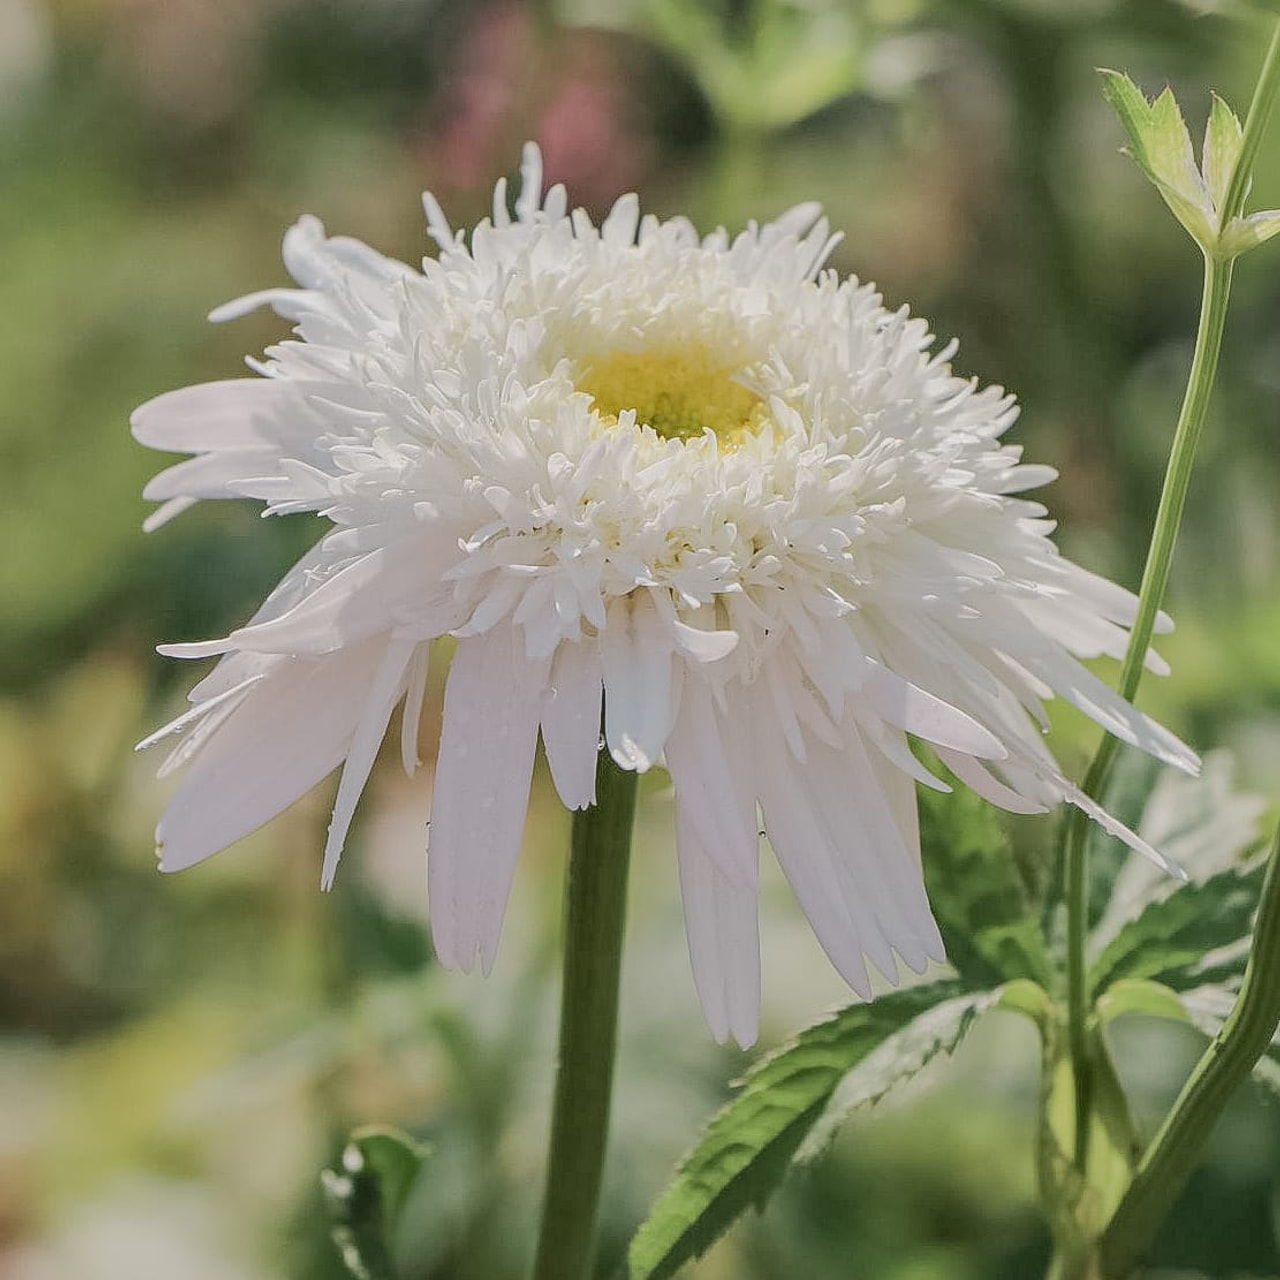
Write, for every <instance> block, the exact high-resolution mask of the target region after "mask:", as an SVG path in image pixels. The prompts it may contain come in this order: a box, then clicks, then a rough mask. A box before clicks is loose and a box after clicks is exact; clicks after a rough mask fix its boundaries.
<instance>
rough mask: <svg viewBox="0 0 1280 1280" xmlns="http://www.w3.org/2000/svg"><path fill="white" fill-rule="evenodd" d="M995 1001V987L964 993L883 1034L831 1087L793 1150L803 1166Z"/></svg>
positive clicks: (950, 1045)
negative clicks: (856, 1115) (819, 1111)
mask: <svg viewBox="0 0 1280 1280" xmlns="http://www.w3.org/2000/svg"><path fill="white" fill-rule="evenodd" d="M999 999H1000V992H999V990H995V991H979V992H970V993H967V994H965V995H962V996H955V997H954V998H953V999H951V1000H944V1001H942V1002H941V1003H940V1004H936V1005H934V1006H933V1008H932V1009H928V1010H926V1011H925V1012H924V1013H922V1014H920V1015H919V1016H918V1017H917V1018H914V1019H913V1020H912V1021H911V1022H909V1023H908V1024H907V1025H906V1026H905V1027H903V1029H902V1030H901V1031H899V1032H897V1033H896V1034H895V1035H891V1036H889V1037H887V1038H886V1039H885V1040H883V1041H882V1042H881V1044H880V1045H879V1047H878V1048H876V1049H874V1050H872V1052H871V1053H869V1054H868V1055H867V1056H866V1057H865V1058H864V1059H863V1060H862V1061H861V1062H860V1063H859V1064H858V1065H857V1066H856V1067H854V1068H853V1070H852V1071H850V1072H848V1074H846V1076H845V1077H844V1079H843V1080H841V1081H840V1083H839V1084H838V1085H837V1086H836V1089H835V1092H834V1093H832V1095H831V1098H830V1100H829V1101H828V1102H827V1105H826V1107H825V1108H824V1109H823V1111H822V1114H821V1115H820V1116H819V1117H818V1119H817V1120H816V1121H815V1122H814V1125H813V1127H812V1128H811V1129H810V1130H809V1133H808V1136H807V1137H806V1138H805V1140H804V1142H803V1143H802V1144H801V1147H800V1149H799V1151H797V1152H796V1160H797V1162H799V1163H801V1164H805V1163H807V1162H809V1161H811V1160H814V1159H816V1158H817V1157H818V1156H820V1155H821V1154H822V1153H823V1152H824V1151H826V1149H827V1148H828V1147H829V1146H830V1145H831V1140H832V1139H833V1138H834V1137H835V1135H836V1131H837V1130H838V1129H839V1128H840V1126H841V1125H842V1124H844V1122H845V1121H846V1120H847V1119H848V1118H849V1117H850V1115H852V1114H853V1112H855V1111H857V1110H859V1109H860V1108H862V1107H867V1106H872V1105H874V1104H875V1103H877V1102H879V1101H880V1099H881V1098H883V1097H884V1096H885V1095H886V1094H887V1093H889V1092H890V1091H891V1090H892V1089H893V1088H895V1087H896V1086H897V1085H899V1084H902V1083H903V1082H904V1081H907V1080H910V1079H911V1077H912V1076H914V1075H917V1074H919V1072H920V1071H922V1070H923V1069H924V1068H925V1067H926V1066H927V1065H928V1064H929V1063H930V1062H931V1061H933V1059H934V1058H936V1057H937V1056H938V1055H939V1054H940V1053H942V1054H952V1053H954V1052H955V1051H956V1049H957V1048H958V1047H959V1044H960V1041H961V1040H963V1039H964V1037H965V1036H966V1035H967V1034H968V1032H969V1028H970V1027H972V1026H973V1024H974V1022H975V1021H977V1019H978V1018H979V1017H981V1015H982V1014H984V1013H986V1012H987V1010H988V1009H991V1008H992V1007H994V1006H995V1004H996V1003H997V1002H998V1001H999Z"/></svg>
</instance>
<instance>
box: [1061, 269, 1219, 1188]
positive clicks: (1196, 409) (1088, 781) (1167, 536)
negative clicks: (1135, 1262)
mask: <svg viewBox="0 0 1280 1280" xmlns="http://www.w3.org/2000/svg"><path fill="white" fill-rule="evenodd" d="M1230 293H1231V263H1230V262H1220V261H1218V260H1217V259H1215V258H1209V257H1206V258H1205V261H1204V293H1203V296H1202V299H1201V306H1200V326H1199V330H1198V332H1197V333H1196V346H1195V354H1194V355H1193V356H1192V359H1191V373H1190V375H1189V377H1188V379H1187V390H1186V394H1185V396H1184V398H1183V402H1182V411H1181V413H1180V414H1179V415H1178V426H1177V429H1176V431H1175V432H1174V437H1173V448H1172V450H1171V451H1170V454H1169V465H1168V468H1167V470H1166V471H1165V478H1164V488H1163V490H1162V492H1161V494H1160V506H1159V509H1158V510H1157V512H1156V522H1155V528H1154V530H1153V531H1152V535H1151V547H1150V550H1149V551H1148V553H1147V563H1146V568H1145V569H1144V570H1143V574H1142V587H1141V589H1140V591H1139V593H1138V612H1137V616H1136V617H1135V619H1134V622H1133V628H1132V630H1131V631H1130V634H1129V648H1128V651H1127V652H1126V654H1125V659H1124V665H1123V667H1122V668H1121V671H1120V696H1121V697H1123V698H1125V699H1126V700H1127V701H1130V702H1131V701H1133V697H1134V694H1136V693H1137V691H1138V684H1139V682H1140V681H1141V679H1142V664H1143V660H1144V658H1145V657H1146V653H1147V648H1148V646H1149V645H1150V643H1151V636H1152V633H1153V631H1154V630H1155V622H1156V618H1157V616H1158V614H1159V612H1160V602H1161V600H1162V599H1163V598H1164V591H1165V586H1166V585H1167V583H1168V581H1169V569H1170V566H1171V564H1172V563H1173V548H1174V543H1175V541H1176V540H1177V536H1178V526H1179V525H1180V524H1181V522H1182V511H1183V507H1184V506H1185V505H1186V497H1187V488H1188V486H1189V484H1190V482H1191V469H1192V466H1193V464H1194V462H1195V456H1196V450H1197V448H1198V447H1199V444H1200V434H1201V432H1202V430H1203V429H1204V422H1205V417H1206V415H1207V413H1208V408H1209V396H1210V393H1211V392H1212V390H1213V382H1214V377H1215V375H1216V373H1217V368H1218V352H1219V351H1220V350H1221V347H1222V329H1223V325H1224V323H1225V321H1226V317H1227V301H1228V299H1229V297H1230ZM1118 748H1119V741H1118V739H1116V738H1113V737H1111V736H1110V735H1108V736H1107V737H1105V738H1103V740H1102V744H1101V746H1100V747H1099V748H1098V753H1097V755H1096V756H1095V757H1094V759H1093V763H1092V765H1091V766H1090V767H1089V772H1088V773H1087V774H1086V775H1085V780H1084V791H1085V793H1086V794H1087V795H1089V796H1092V797H1094V798H1095V799H1096V798H1097V797H1098V796H1099V795H1101V793H1102V789H1103V787H1104V786H1105V785H1106V782H1107V778H1108V776H1109V775H1110V772H1111V766H1112V764H1113V763H1114V762H1115V758H1116V752H1117V750H1118ZM1087 830H1088V819H1087V818H1086V817H1085V815H1084V814H1083V813H1081V812H1080V811H1079V810H1076V811H1074V812H1073V813H1072V814H1071V815H1070V817H1069V818H1068V820H1067V833H1066V881H1067V1012H1068V1024H1067V1025H1068V1034H1069V1039H1070V1044H1071V1059H1072V1062H1073V1064H1074V1067H1075V1073H1076V1150H1075V1160H1076V1165H1077V1167H1078V1168H1080V1169H1081V1170H1083V1168H1084V1166H1085V1162H1086V1160H1087V1159H1088V1131H1089V1114H1090V1111H1091V1110H1092V1106H1093V1081H1092V1067H1091V1064H1090V1061H1089V1052H1088V1033H1087V1030H1086V1024H1087V1021H1088V1016H1089V995H1090V993H1089V990H1088V983H1087V975H1086V956H1085V943H1086V939H1087V936H1088V907H1089V864H1088V851H1087V847H1086V842H1085V835H1086V833H1087Z"/></svg>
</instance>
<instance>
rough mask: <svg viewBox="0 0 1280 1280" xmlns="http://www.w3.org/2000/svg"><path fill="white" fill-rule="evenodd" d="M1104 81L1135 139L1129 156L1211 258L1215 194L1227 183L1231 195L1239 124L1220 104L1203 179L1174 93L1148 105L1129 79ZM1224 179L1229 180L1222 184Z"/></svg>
mask: <svg viewBox="0 0 1280 1280" xmlns="http://www.w3.org/2000/svg"><path fill="white" fill-rule="evenodd" d="M1102 76H1103V92H1104V93H1105V94H1106V96H1107V101H1108V102H1109V103H1110V104H1111V105H1112V107H1113V108H1114V109H1115V112H1116V115H1118V116H1119V117H1120V123H1121V124H1122V125H1124V129H1125V133H1127V134H1128V136H1129V146H1128V147H1127V148H1126V151H1127V152H1128V154H1129V155H1130V156H1132V157H1133V159H1134V161H1135V162H1136V163H1137V165H1138V167H1139V168H1140V169H1141V170H1142V172H1143V173H1145V174H1146V175H1147V177H1148V178H1149V179H1150V180H1151V182H1152V183H1153V184H1154V185H1155V188H1156V190H1157V191H1159V192H1160V194H1161V196H1162V197H1163V198H1164V202H1165V204H1167V205H1168V206H1169V208H1170V209H1171V210H1172V212H1173V215H1174V217H1176V218H1177V219H1178V221H1179V222H1181V223H1182V225H1183V226H1184V227H1185V228H1186V229H1187V231H1188V232H1190V234H1191V237H1192V238H1193V239H1194V240H1195V241H1196V242H1197V244H1199V245H1200V246H1201V247H1202V248H1203V249H1204V250H1205V252H1210V251H1211V250H1212V249H1213V247H1214V245H1215V243H1216V241H1217V238H1218V213H1217V209H1216V207H1215V204H1214V198H1213V192H1214V190H1216V189H1217V181H1218V180H1221V182H1222V184H1223V191H1224V194H1225V190H1226V183H1227V182H1229V180H1230V174H1231V170H1232V168H1233V167H1234V165H1235V160H1236V156H1237V155H1238V154H1239V150H1240V123H1239V121H1238V120H1236V118H1235V116H1234V115H1232V114H1231V111H1230V109H1229V108H1228V107H1227V106H1226V104H1225V103H1220V100H1219V99H1216V98H1215V100H1214V111H1213V113H1211V115H1210V117H1209V131H1208V134H1207V136H1206V139H1205V150H1204V170H1205V172H1204V174H1202V173H1201V171H1200V170H1199V169H1198V168H1197V167H1196V158H1195V152H1194V151H1193V150H1192V148H1191V135H1190V133H1188V132H1187V125H1186V121H1185V120H1183V118H1182V112H1181V110H1179V108H1178V103H1177V101H1176V99H1175V98H1174V96H1173V90H1172V89H1169V88H1167V87H1166V88H1165V90H1164V92H1163V93H1161V94H1160V95H1159V96H1158V97H1156V98H1154V99H1152V100H1151V101H1148V100H1147V98H1146V95H1145V94H1143V92H1142V90H1141V89H1139V88H1138V86H1137V85H1136V84H1134V83H1133V81H1132V80H1130V79H1129V77H1128V76H1126V75H1122V74H1121V73H1120V72H1118V71H1103V72H1102ZM1220 106H1221V110H1220V109H1219V107H1220ZM1224 112H1225V116H1224V115H1223V113H1224ZM1215 117H1216V118H1217V123H1216V124H1215ZM1224 173H1225V175H1226V177H1225V178H1222V177H1221V175H1222V174H1224Z"/></svg>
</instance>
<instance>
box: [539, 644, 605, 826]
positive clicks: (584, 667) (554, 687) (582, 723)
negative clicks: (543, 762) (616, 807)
mask: <svg viewBox="0 0 1280 1280" xmlns="http://www.w3.org/2000/svg"><path fill="white" fill-rule="evenodd" d="M602 681H603V676H602V674H601V665H600V646H599V644H598V643H597V642H596V641H594V640H583V641H578V642H566V643H564V644H562V645H561V646H560V648H559V650H558V651H557V652H556V655H555V658H554V660H553V661H552V664H551V677H550V679H549V681H548V682H547V696H546V701H545V704H544V706H543V708H542V745H543V747H544V748H545V750H546V753H547V765H548V766H549V768H550V769H551V779H552V781H553V782H554V783H555V784H556V791H557V792H559V794H560V799H561V801H562V802H563V803H564V806H565V808H566V809H585V808H587V807H588V806H589V805H592V804H594V803H595V799H596V757H597V756H598V755H599V754H600V698H601V693H602Z"/></svg>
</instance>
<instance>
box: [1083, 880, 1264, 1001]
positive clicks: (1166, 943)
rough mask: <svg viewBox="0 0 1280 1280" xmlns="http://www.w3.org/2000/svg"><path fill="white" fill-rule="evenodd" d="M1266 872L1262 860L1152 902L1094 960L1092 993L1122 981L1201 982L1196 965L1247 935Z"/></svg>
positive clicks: (1177, 988)
mask: <svg viewBox="0 0 1280 1280" xmlns="http://www.w3.org/2000/svg"><path fill="white" fill-rule="evenodd" d="M1262 874H1263V864H1262V863H1261V862H1255V863H1254V864H1253V865H1251V866H1249V867H1246V868H1231V869H1229V870H1227V871H1223V872H1219V874H1217V875H1216V876H1212V877H1210V878H1209V879H1208V880H1205V881H1203V882H1202V883H1199V884H1197V883H1194V882H1193V883H1187V884H1182V885H1180V886H1179V887H1178V888H1177V889H1176V890H1175V891H1174V892H1173V893H1171V894H1170V895H1169V896H1168V897H1167V898H1164V899H1162V900H1159V901H1156V902H1153V903H1151V904H1150V905H1149V906H1148V907H1147V908H1146V910H1145V911H1143V912H1142V914H1141V915H1140V916H1138V918H1137V919H1136V920H1132V921H1130V922H1129V923H1128V924H1126V925H1125V926H1124V927H1123V928H1122V929H1121V930H1120V931H1119V932H1118V933H1117V934H1116V936H1115V937H1114V938H1113V939H1112V940H1111V941H1110V942H1109V943H1108V944H1107V946H1106V947H1105V948H1104V949H1103V951H1102V954H1101V955H1100V956H1098V958H1097V959H1096V960H1095V961H1094V963H1093V966H1092V969H1091V971H1090V977H1089V980H1090V987H1091V989H1092V990H1093V991H1095V992H1101V991H1105V990H1106V989H1107V988H1108V987H1110V986H1111V985H1112V984H1113V983H1114V982H1116V981H1118V980H1119V979H1120V978H1149V979H1154V980H1157V981H1159V982H1163V983H1164V984H1165V985H1166V986H1169V987H1172V988H1173V989H1174V990H1175V991H1181V990H1184V989H1185V988H1187V987H1189V986H1193V985H1195V984H1196V983H1197V982H1199V981H1201V978H1200V975H1199V974H1198V972H1197V970H1196V966H1197V964H1198V963H1199V962H1201V961H1202V960H1203V959H1204V958H1205V956H1206V955H1208V954H1209V953H1211V952H1214V951H1217V950H1218V949H1219V948H1221V947H1224V946H1226V945H1228V944H1230V943H1233V942H1235V941H1236V939H1238V938H1241V937H1243V936H1245V935H1247V934H1248V932H1249V929H1250V924H1251V921H1252V920H1253V915H1254V912H1255V910H1256V909H1257V905H1258V893H1259V891H1260V889H1261V887H1262Z"/></svg>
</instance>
